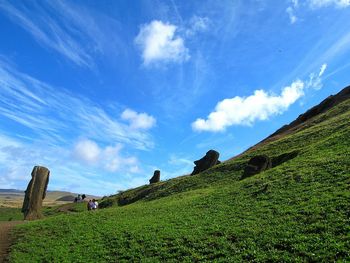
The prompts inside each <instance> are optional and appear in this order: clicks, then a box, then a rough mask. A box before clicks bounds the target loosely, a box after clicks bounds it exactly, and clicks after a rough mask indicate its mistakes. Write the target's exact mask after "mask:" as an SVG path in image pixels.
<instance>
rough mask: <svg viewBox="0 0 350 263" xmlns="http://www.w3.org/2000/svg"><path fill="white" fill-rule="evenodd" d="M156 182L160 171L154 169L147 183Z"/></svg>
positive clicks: (158, 179) (158, 180)
mask: <svg viewBox="0 0 350 263" xmlns="http://www.w3.org/2000/svg"><path fill="white" fill-rule="evenodd" d="M158 182H160V171H159V170H155V171H154V173H153V176H152V178H151V179H150V180H149V183H150V184H154V183H158Z"/></svg>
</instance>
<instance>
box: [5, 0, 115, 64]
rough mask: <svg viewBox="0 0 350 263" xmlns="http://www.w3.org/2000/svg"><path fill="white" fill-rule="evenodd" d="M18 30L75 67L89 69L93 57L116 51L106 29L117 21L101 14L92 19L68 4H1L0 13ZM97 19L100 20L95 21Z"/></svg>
mask: <svg viewBox="0 0 350 263" xmlns="http://www.w3.org/2000/svg"><path fill="white" fill-rule="evenodd" d="M1 10H2V11H4V13H5V14H6V15H7V16H8V17H9V18H10V19H11V20H12V21H13V22H14V23H16V24H18V25H19V26H21V27H22V28H23V29H24V30H25V31H27V32H28V33H29V34H30V35H32V37H33V38H34V39H35V40H36V41H37V42H38V43H39V44H40V45H42V46H44V47H47V48H49V49H52V50H55V51H56V52H58V53H59V54H61V55H62V56H64V57H65V58H67V59H68V60H70V61H72V62H73V63H75V64H76V65H78V66H82V67H88V68H92V67H93V66H94V58H93V57H94V55H95V54H96V53H98V54H103V53H104V52H105V51H106V50H111V49H113V52H114V53H115V50H117V48H116V47H119V45H120V40H119V39H118V37H117V35H116V34H115V32H113V34H112V33H111V32H109V30H110V29H109V28H110V27H107V26H106V25H112V26H111V28H112V27H114V28H115V27H116V26H115V25H116V24H117V22H116V21H114V20H113V19H111V18H110V17H107V16H104V15H102V14H98V13H96V14H94V15H92V14H91V13H90V12H89V11H88V10H87V9H85V8H82V7H81V6H77V5H75V4H73V3H72V2H70V1H43V2H30V1H28V2H22V3H21V5H15V4H14V3H11V1H0V11H1ZM95 16H97V17H98V18H99V19H98V20H97V19H95Z"/></svg>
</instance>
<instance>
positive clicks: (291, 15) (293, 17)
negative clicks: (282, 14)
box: [286, 6, 298, 24]
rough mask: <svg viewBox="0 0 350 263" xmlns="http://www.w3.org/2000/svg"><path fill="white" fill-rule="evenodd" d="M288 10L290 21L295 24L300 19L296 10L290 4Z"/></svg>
mask: <svg viewBox="0 0 350 263" xmlns="http://www.w3.org/2000/svg"><path fill="white" fill-rule="evenodd" d="M286 12H287V14H288V15H289V20H290V23H291V24H294V23H295V22H296V21H297V20H298V18H297V16H296V15H295V10H294V9H293V8H292V7H290V6H289V7H288V8H287V9H286Z"/></svg>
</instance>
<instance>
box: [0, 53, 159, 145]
mask: <svg viewBox="0 0 350 263" xmlns="http://www.w3.org/2000/svg"><path fill="white" fill-rule="evenodd" d="M0 85H1V87H2V89H1V90H0V98H1V102H0V115H2V116H4V117H6V118H8V119H11V120H12V121H14V122H17V123H19V124H21V125H23V126H25V127H27V128H29V129H31V130H32V131H33V132H35V133H36V134H37V135H38V136H39V137H42V136H47V137H51V141H53V142H54V141H56V140H58V139H60V140H61V141H66V140H67V138H69V139H71V138H74V137H80V136H84V137H87V138H91V139H95V140H97V141H100V142H103V143H109V142H111V141H113V142H120V143H124V144H127V145H129V146H131V147H134V148H137V149H149V148H151V147H152V146H153V141H152V138H151V136H150V134H149V133H147V130H148V129H150V128H151V127H152V126H153V124H154V123H155V118H154V117H152V116H150V115H148V114H146V113H140V114H139V113H137V112H135V111H132V110H130V109H129V110H128V111H129V112H131V113H133V114H134V116H133V118H132V120H130V119H128V120H127V121H126V122H125V121H123V119H119V118H116V117H113V115H116V116H118V115H119V114H121V113H119V114H118V113H117V112H113V115H112V116H111V115H110V114H109V113H107V111H106V110H105V109H104V108H102V107H100V106H99V105H97V104H95V103H93V102H92V101H91V100H89V99H87V98H84V97H81V96H79V97H78V96H76V95H74V94H72V93H70V92H68V91H66V90H63V89H57V88H55V87H52V86H50V85H48V84H46V83H43V82H41V81H39V80H37V79H34V78H32V77H30V76H28V75H26V74H23V73H21V72H18V71H17V70H16V69H15V68H14V67H12V66H10V65H8V64H7V63H5V62H4V61H1V60H0ZM124 113H125V112H124ZM124 117H125V116H124ZM129 117H131V116H129ZM124 119H125V118H124ZM64 134H66V136H64V137H63V136H62V135H64Z"/></svg>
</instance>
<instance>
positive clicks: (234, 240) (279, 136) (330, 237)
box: [10, 87, 350, 262]
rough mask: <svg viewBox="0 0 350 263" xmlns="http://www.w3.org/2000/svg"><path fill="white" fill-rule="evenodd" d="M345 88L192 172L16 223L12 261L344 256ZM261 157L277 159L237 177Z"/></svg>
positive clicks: (349, 238) (348, 222)
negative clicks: (88, 207)
mask: <svg viewBox="0 0 350 263" xmlns="http://www.w3.org/2000/svg"><path fill="white" fill-rule="evenodd" d="M349 89H350V88H349V87H347V88H345V89H344V90H343V91H341V92H340V93H339V94H345V95H342V96H340V97H341V98H343V99H341V100H339V99H337V100H336V103H333V104H329V105H328V104H327V105H328V106H327V107H325V108H322V110H313V109H320V108H321V107H317V106H316V107H315V108H313V109H310V111H308V112H306V113H305V114H303V115H301V116H300V117H299V118H298V119H296V121H294V122H292V123H291V124H289V125H287V126H285V127H283V128H281V129H280V130H279V131H277V132H276V133H274V134H273V135H271V136H270V137H269V138H267V139H266V140H263V141H262V142H261V143H258V144H257V145H256V146H254V147H252V148H250V149H248V150H247V151H246V152H244V153H243V154H240V155H239V156H236V157H235V158H232V159H230V160H228V161H226V162H223V163H221V164H219V165H216V166H214V167H212V168H211V169H209V170H207V171H204V172H202V173H200V174H198V175H194V176H182V177H178V178H174V179H171V180H168V181H163V182H159V183H156V184H152V185H146V186H141V187H139V188H136V189H130V190H128V191H125V192H123V193H120V194H118V195H115V196H110V197H108V198H105V199H104V200H102V202H101V205H102V206H105V207H109V208H106V209H101V210H99V211H97V212H88V211H86V212H81V213H78V214H77V213H76V214H71V215H58V216H52V217H49V218H47V219H44V220H39V221H36V222H30V223H28V224H24V225H20V226H18V227H17V228H16V230H15V232H14V235H15V237H16V243H15V244H14V245H13V246H12V247H11V253H10V261H11V262H53V261H55V262H72V261H74V262H115V261H117V262H128V261H143V262H159V261H170V262H175V261H222V262H227V261H231V262H247V261H248V262H334V261H339V262H341V261H343V262H345V261H349V260H350V253H349V251H350V231H349V229H350V214H349V213H350V211H349V207H350V191H349V185H350V172H349V167H350V151H349V149H350V148H349V147H350V140H349V138H350V125H349V124H350V99H349V98H348V97H344V96H348V94H349ZM339 94H338V95H339ZM334 97H335V98H339V96H337V95H335V96H334ZM320 105H324V104H322V103H320ZM303 116H304V117H303ZM261 154H263V155H267V156H269V157H270V158H271V159H272V160H274V161H273V162H274V163H275V164H276V165H274V166H272V168H271V169H269V170H266V171H264V172H262V173H260V174H257V175H254V176H251V177H248V178H244V179H243V178H242V174H243V171H244V167H245V166H246V164H247V162H248V160H249V159H250V158H251V157H253V156H256V155H261ZM285 156H290V158H284V157H285ZM282 157H283V158H282ZM276 160H279V161H278V162H276Z"/></svg>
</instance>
